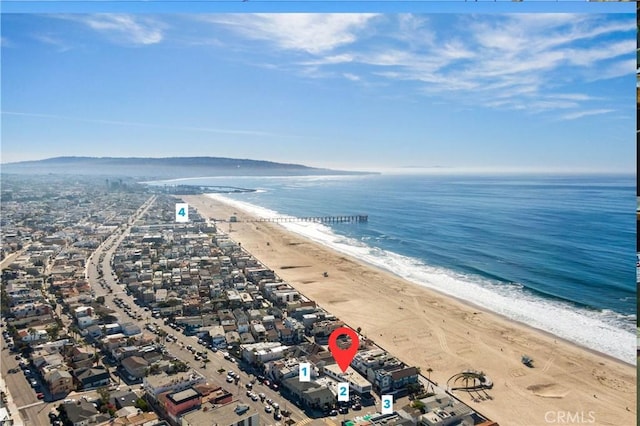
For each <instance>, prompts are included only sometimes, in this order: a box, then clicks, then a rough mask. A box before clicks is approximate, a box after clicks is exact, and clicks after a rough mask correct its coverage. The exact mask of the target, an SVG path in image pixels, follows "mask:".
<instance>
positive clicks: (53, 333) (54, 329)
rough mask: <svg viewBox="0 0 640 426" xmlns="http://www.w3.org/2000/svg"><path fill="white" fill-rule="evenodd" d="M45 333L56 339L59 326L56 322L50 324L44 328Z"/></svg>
mask: <svg viewBox="0 0 640 426" xmlns="http://www.w3.org/2000/svg"><path fill="white" fill-rule="evenodd" d="M46 330H47V334H48V335H49V339H51V340H57V339H58V335H59V334H60V326H58V324H54V325H50V326H49V327H47V328H46Z"/></svg>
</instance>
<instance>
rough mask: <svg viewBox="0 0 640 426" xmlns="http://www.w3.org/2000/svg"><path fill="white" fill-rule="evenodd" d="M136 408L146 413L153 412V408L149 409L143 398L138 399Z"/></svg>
mask: <svg viewBox="0 0 640 426" xmlns="http://www.w3.org/2000/svg"><path fill="white" fill-rule="evenodd" d="M136 408H139V409H141V410H142V411H144V412H148V411H151V408H149V404H148V403H147V401H145V400H144V399H142V398H138V399H136Z"/></svg>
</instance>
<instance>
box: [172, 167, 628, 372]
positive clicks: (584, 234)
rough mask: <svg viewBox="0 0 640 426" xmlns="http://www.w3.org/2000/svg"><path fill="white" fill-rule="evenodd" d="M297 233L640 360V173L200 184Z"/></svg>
mask: <svg viewBox="0 0 640 426" xmlns="http://www.w3.org/2000/svg"><path fill="white" fill-rule="evenodd" d="M176 183H181V184H197V185H221V186H222V185H230V186H239V187H243V188H254V189H258V191H257V192H251V193H243V194H229V195H227V194H225V195H219V194H215V195H210V196H211V197H213V198H215V197H223V198H224V199H225V200H227V201H232V202H233V203H235V204H236V205H237V206H238V207H239V208H243V209H246V210H249V211H251V212H253V213H255V214H256V215H259V216H262V217H280V216H296V217H303V216H324V215H326V216H330V215H354V214H367V215H368V216H369V221H368V223H360V224H326V225H322V224H317V223H304V222H301V223H287V224H283V226H285V227H286V228H288V229H289V230H291V231H293V232H296V233H299V234H301V235H304V236H306V237H308V238H311V239H313V240H315V241H317V242H320V243H322V244H325V245H327V246H329V247H331V248H333V249H335V250H338V251H340V252H343V253H346V254H349V255H351V256H353V257H355V258H358V259H360V260H362V261H365V262H368V263H370V264H373V265H375V266H378V267H381V268H384V269H386V270H389V271H390V272H392V273H394V274H397V275H399V276H401V277H403V278H406V279H407V280H410V281H412V282H414V283H416V284H418V285H422V286H425V287H428V288H431V289H434V290H437V291H439V292H441V293H444V294H448V295H451V296H455V297H457V298H459V299H463V300H467V301H469V302H472V303H474V304H477V305H480V306H482V307H484V308H485V309H487V310H490V311H493V312H496V313H499V314H502V315H504V316H506V317H508V318H511V319H513V320H516V321H520V322H523V323H526V324H528V325H530V326H533V327H536V328H539V329H542V330H545V331H547V332H550V333H552V334H554V335H557V336H559V337H562V338H565V339H568V340H570V341H573V342H575V343H578V344H580V345H583V346H585V347H588V348H591V349H594V350H597V351H600V352H603V353H606V354H609V355H612V356H614V357H616V358H619V359H621V360H624V361H626V362H629V363H632V364H635V362H636V355H635V352H636V338H635V337H636V336H635V335H636V331H635V326H636V310H637V308H636V283H635V272H634V271H635V259H636V255H635V241H636V240H635V235H636V229H635V227H636V225H635V216H634V211H635V207H636V197H635V177H634V176H600V175H599V176H524V175H508V176H506V175H505V176H471V175H463V176H444V175H440V176H436V175H367V176H327V177H318V176H314V177H283V178H274V177H270V178H256V177H247V178H237V177H235V178H219V177H216V178H199V179H187V180H180V181H178V182H176Z"/></svg>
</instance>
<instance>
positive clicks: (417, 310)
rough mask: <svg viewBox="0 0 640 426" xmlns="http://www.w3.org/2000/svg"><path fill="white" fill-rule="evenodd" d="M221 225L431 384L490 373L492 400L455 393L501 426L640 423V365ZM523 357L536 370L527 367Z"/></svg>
mask: <svg viewBox="0 0 640 426" xmlns="http://www.w3.org/2000/svg"><path fill="white" fill-rule="evenodd" d="M182 198H183V199H184V200H185V202H187V203H189V204H190V205H191V206H193V207H195V208H196V209H197V210H198V211H199V212H200V213H201V214H202V215H203V216H205V217H207V218H217V219H228V218H229V216H231V215H232V214H236V213H237V217H238V220H239V221H242V220H243V219H246V218H250V215H249V214H248V213H246V212H242V211H240V210H238V209H237V208H236V207H232V206H229V205H225V204H223V203H220V202H219V201H215V200H212V199H211V198H209V197H207V196H184V197H182ZM219 227H220V229H221V230H222V231H223V232H225V233H229V235H230V237H231V238H232V239H234V240H235V241H237V242H239V243H241V244H242V247H244V248H245V249H246V250H247V251H249V252H250V253H251V254H252V255H254V256H255V257H256V258H257V259H258V260H259V261H261V262H262V263H263V264H265V265H266V266H268V267H269V268H271V269H273V270H274V271H275V272H276V274H278V275H279V276H280V277H281V278H282V279H284V280H285V281H287V282H289V283H290V284H291V285H292V286H294V287H295V288H297V289H298V290H299V291H300V292H301V293H303V294H304V295H305V296H307V297H309V298H311V299H313V300H315V301H316V302H317V303H318V304H319V305H320V306H321V307H323V308H324V309H326V310H327V311H329V312H331V313H332V314H335V315H336V316H338V317H339V318H340V319H341V320H343V321H345V322H346V323H347V324H348V325H349V326H351V327H353V328H357V327H361V328H362V333H363V334H364V335H366V336H367V337H369V338H370V339H372V340H374V341H375V343H376V344H378V345H379V346H381V347H383V348H385V349H386V350H388V351H389V352H391V353H392V354H393V355H395V356H397V357H398V358H399V359H400V360H402V361H404V362H405V363H407V364H409V365H416V366H419V367H421V371H422V374H423V375H425V376H426V375H428V373H427V369H429V368H431V369H432V370H433V371H432V372H431V379H432V380H433V381H435V382H437V383H439V384H440V385H442V386H445V385H446V382H447V380H448V379H449V378H450V377H451V376H453V375H454V374H456V373H460V372H461V371H463V370H466V369H474V370H481V371H483V372H485V374H487V375H488V376H489V378H490V379H491V380H492V381H493V383H494V386H493V389H491V390H489V391H488V394H489V395H491V397H492V399H490V400H489V399H485V400H482V401H479V402H474V401H473V400H472V399H473V397H472V396H471V395H469V394H466V393H463V392H459V391H458V392H455V395H456V396H457V397H458V398H460V399H461V400H462V401H464V402H465V403H467V404H469V405H470V406H471V407H473V408H474V409H475V410H477V411H478V412H480V413H482V414H484V415H485V416H488V417H489V418H490V419H492V420H494V421H497V422H499V423H500V424H501V425H502V426H537V425H548V424H595V425H616V426H631V425H635V424H636V392H637V390H636V368H635V366H631V365H629V364H625V363H623V362H621V361H618V360H616V359H614V358H611V357H608V356H605V355H602V354H599V353H596V352H593V351H590V350H587V349H584V348H581V347H579V346H577V345H574V344H572V343H570V342H567V341H564V340H562V339H559V338H556V337H554V336H552V335H549V334H547V333H544V332H541V331H539V330H536V329H533V328H530V327H527V326H525V325H522V324H519V323H515V322H513V321H510V320H508V319H506V318H504V317H501V316H499V315H496V314H493V313H490V312H486V311H483V310H481V309H480V308H478V307H474V306H471V305H469V304H466V303H462V302H461V301H459V300H456V299H453V298H451V297H448V296H444V295H442V294H440V293H436V292H434V291H432V290H430V289H427V288H423V287H421V286H419V285H416V284H414V283H410V282H408V281H406V280H404V279H402V278H399V277H397V276H395V275H393V274H391V273H388V272H386V271H383V270H380V269H378V268H376V267H373V266H370V265H367V264H365V263H362V262H360V261H357V260H355V259H352V258H350V257H348V256H346V255H343V254H341V253H338V252H335V251H333V250H331V249H329V248H327V247H325V246H322V245H320V244H317V243H314V242H312V241H310V240H308V239H306V238H303V237H300V236H298V235H296V234H294V233H291V232H288V231H286V230H285V229H284V228H283V227H282V226H280V225H278V224H271V223H242V222H239V223H233V224H232V225H231V232H229V231H230V228H229V224H227V223H221V224H219ZM267 243H268V244H267ZM325 271H326V272H328V277H324V276H323V272H325ZM597 332H598V331H597V330H594V333H597ZM523 354H527V355H528V356H530V357H531V358H532V359H533V360H534V368H528V367H526V366H524V365H523V364H522V363H521V356H522V355H523ZM568 420H570V421H568Z"/></svg>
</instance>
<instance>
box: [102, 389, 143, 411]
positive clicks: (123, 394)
mask: <svg viewBox="0 0 640 426" xmlns="http://www.w3.org/2000/svg"><path fill="white" fill-rule="evenodd" d="M137 400H138V395H136V394H135V393H134V392H129V391H117V392H113V393H112V394H111V396H110V398H109V401H110V402H111V403H112V404H114V405H116V406H117V407H119V408H122V407H135V405H136V401H137Z"/></svg>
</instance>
